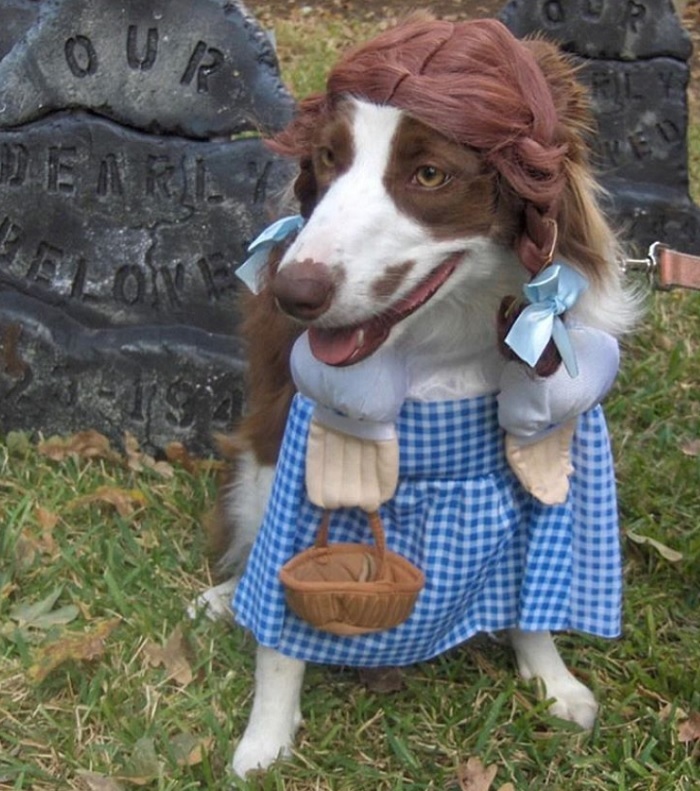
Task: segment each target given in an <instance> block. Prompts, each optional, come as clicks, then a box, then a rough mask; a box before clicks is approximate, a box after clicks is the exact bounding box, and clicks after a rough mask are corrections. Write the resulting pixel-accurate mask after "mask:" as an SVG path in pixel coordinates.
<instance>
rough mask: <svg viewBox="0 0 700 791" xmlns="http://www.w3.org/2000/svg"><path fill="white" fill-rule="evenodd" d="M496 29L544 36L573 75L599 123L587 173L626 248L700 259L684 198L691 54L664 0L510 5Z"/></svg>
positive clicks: (697, 223)
mask: <svg viewBox="0 0 700 791" xmlns="http://www.w3.org/2000/svg"><path fill="white" fill-rule="evenodd" d="M501 19H502V20H503V22H504V23H505V24H506V25H507V26H508V27H509V28H510V29H511V30H512V31H513V32H514V33H515V34H516V35H518V36H524V35H528V34H531V33H535V32H544V33H545V34H546V35H547V36H548V37H550V38H552V39H553V40H555V41H557V42H558V43H559V44H560V45H561V46H562V47H563V48H564V49H565V50H566V51H567V52H569V53H571V54H572V56H574V58H575V60H576V61H577V62H578V63H579V65H580V66H581V71H580V79H581V80H582V81H583V82H584V83H585V84H587V86H588V88H589V91H590V95H591V100H592V104H593V111H594V114H595V116H596V121H597V129H596V132H595V134H594V135H592V137H591V146H592V149H593V151H594V163H595V165H596V166H597V168H598V170H599V172H600V174H601V181H602V182H603V184H604V186H605V187H606V188H607V190H608V192H609V195H610V197H609V201H608V208H609V211H610V213H611V215H612V217H613V219H614V220H615V221H616V223H617V224H618V225H620V226H621V229H622V232H623V235H624V236H625V238H626V239H629V241H630V242H631V246H632V248H633V249H634V250H636V252H638V253H642V252H646V249H647V248H648V247H649V245H650V244H651V243H652V242H654V241H657V240H660V241H663V242H665V243H667V244H670V245H672V246H674V247H676V248H678V249H681V250H684V251H687V252H694V253H698V252H700V210H698V207H697V206H695V204H694V203H693V202H692V200H691V198H690V195H689V189H688V156H687V125H688V105H687V94H686V89H687V85H688V79H689V66H688V59H689V58H690V55H691V52H692V46H691V42H690V38H689V36H688V34H687V33H686V31H685V30H684V29H683V28H682V26H681V24H680V21H679V20H678V17H677V16H676V13H675V11H674V8H673V5H672V3H671V2H670V0H566V2H564V1H563V0H545V1H544V2H542V0H511V2H509V3H508V4H507V5H506V6H505V7H504V9H503V11H502V12H501Z"/></svg>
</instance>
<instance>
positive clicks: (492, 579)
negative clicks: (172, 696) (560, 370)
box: [233, 395, 621, 667]
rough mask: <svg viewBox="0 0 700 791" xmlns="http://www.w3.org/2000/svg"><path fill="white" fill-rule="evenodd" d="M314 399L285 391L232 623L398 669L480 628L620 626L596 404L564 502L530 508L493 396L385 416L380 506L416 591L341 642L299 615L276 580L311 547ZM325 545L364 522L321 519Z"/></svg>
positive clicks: (338, 660)
mask: <svg viewBox="0 0 700 791" xmlns="http://www.w3.org/2000/svg"><path fill="white" fill-rule="evenodd" d="M312 412H313V402H312V401H310V400H309V399H307V398H306V397H304V396H301V395H297V396H296V397H295V400H294V402H293V405H292V409H291V413H290V417H289V420H288V423H287V430H286V433H285V438H284V442H283V445H282V449H281V453H280V458H279V462H278V468H277V474H276V477H275V481H274V485H273V489H272V495H271V498H270V503H269V505H268V508H267V512H266V515H265V518H264V521H263V524H262V527H261V531H260V533H259V535H258V538H257V540H256V542H255V544H254V546H253V550H252V552H251V555H250V558H249V561H248V565H247V567H246V570H245V573H244V575H243V577H242V579H241V581H240V583H239V585H238V588H237V590H236V593H235V596H234V600H233V610H234V614H235V617H236V620H237V621H238V622H239V623H240V624H242V625H243V626H244V627H247V628H248V629H250V630H251V631H252V632H253V633H254V635H255V637H256V638H257V640H258V642H259V643H261V644H262V645H265V646H269V647H271V648H275V649H277V650H278V651H280V652H281V653H283V654H285V655H287V656H291V657H295V658H297V659H303V660H306V661H311V662H319V663H324V664H338V665H350V666H360V667H373V666H374V667H377V666H385V665H406V664H412V663H414V662H418V661H422V660H426V659H429V658H431V657H434V656H436V655H437V654H440V653H442V652H443V651H446V650H447V649H449V648H451V647H452V646H455V645H457V644H458V643H461V642H462V641H464V640H466V639H467V638H469V637H471V636H472V635H473V634H475V633H476V632H480V631H496V630H500V629H509V628H513V627H520V628H521V629H526V630H539V629H550V630H561V629H567V630H568V629H572V630H580V631H583V632H589V633H592V634H595V635H599V636H603V637H614V636H616V635H618V634H619V632H620V604H621V601H620V600H621V561H620V545H619V535H618V521H617V503H616V493H615V480H614V474H613V466H612V458H611V452H610V444H609V441H608V434H607V429H606V425H605V420H604V417H603V413H602V410H601V408H600V407H596V408H594V409H592V410H591V411H590V412H587V413H585V414H583V415H581V416H580V418H579V420H578V426H577V430H576V435H575V439H574V444H573V448H572V461H573V464H574V467H575V473H574V475H573V476H572V478H571V487H570V492H569V496H568V499H567V501H566V503H564V504H563V505H556V506H547V505H543V504H542V503H540V502H539V501H537V500H536V499H534V498H533V497H531V496H530V495H529V494H528V493H527V492H526V491H525V490H524V489H523V488H522V486H521V485H520V483H519V482H518V481H517V479H516V478H515V476H514V475H513V473H512V472H511V470H510V468H509V467H508V464H507V462H506V459H505V455H504V451H503V446H504V442H503V431H502V429H501V428H500V427H499V425H498V419H497V403H496V399H495V397H494V396H483V397H479V398H471V399H465V400H458V401H431V402H418V401H406V402H405V403H404V405H403V407H402V410H401V413H400V415H399V418H398V421H397V431H398V437H399V448H400V471H399V486H398V489H397V491H396V494H395V496H394V498H393V499H392V500H390V501H389V502H387V503H385V504H384V505H383V506H382V508H381V515H382V519H383V522H384V528H385V531H386V536H387V545H388V547H389V548H390V549H392V550H393V551H395V552H398V553H400V554H402V555H404V556H405V557H407V558H408V559H409V560H411V561H412V562H413V563H414V564H416V565H417V566H418V567H419V568H421V569H422V570H423V572H424V573H425V577H426V584H425V588H424V589H423V590H422V591H421V593H420V595H419V597H418V601H417V603H416V607H415V609H414V611H413V613H412V615H411V616H410V617H409V619H408V620H407V621H405V622H404V623H403V624H401V625H399V626H397V627H395V628H394V629H390V630H386V631H382V632H374V633H370V634H366V635H358V636H351V637H341V636H337V635H333V634H329V633H326V632H323V631H320V630H318V629H315V628H314V627H312V626H310V625H309V624H307V623H306V622H304V621H302V620H301V619H300V618H298V617H297V616H296V615H295V614H294V613H292V612H291V611H290V610H289V608H288V607H287V606H286V603H285V597H284V591H283V589H282V586H281V585H280V582H279V580H278V573H279V570H280V568H281V566H282V565H284V563H286V562H287V561H288V560H289V559H290V558H291V557H292V556H293V555H295V554H297V553H298V552H301V551H302V550H304V549H306V548H308V547H309V546H311V545H312V544H313V542H314V538H315V535H316V531H317V529H318V526H319V523H320V519H321V513H322V511H321V509H320V508H318V507H316V506H314V505H313V504H312V503H310V502H309V500H308V499H307V498H306V494H305V485H304V469H305V455H306V442H307V435H308V430H309V422H310V419H311V415H312ZM330 540H331V541H352V542H360V541H363V542H371V533H370V532H369V528H368V524H367V516H366V514H364V513H363V512H362V511H360V510H359V509H356V508H348V509H339V510H338V511H334V512H333V513H332V518H331V529H330Z"/></svg>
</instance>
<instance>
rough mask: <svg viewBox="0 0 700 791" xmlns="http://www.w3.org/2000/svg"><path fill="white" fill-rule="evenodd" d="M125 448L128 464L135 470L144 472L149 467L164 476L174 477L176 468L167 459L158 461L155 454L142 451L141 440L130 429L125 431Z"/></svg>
mask: <svg viewBox="0 0 700 791" xmlns="http://www.w3.org/2000/svg"><path fill="white" fill-rule="evenodd" d="M124 450H125V451H126V466H127V467H128V468H129V469H130V470H133V471H134V472H142V471H143V470H144V469H147V470H152V471H153V472H155V473H157V474H158V475H160V476H162V477H163V478H172V477H173V475H175V470H173V467H172V465H171V464H168V462H167V461H156V460H155V459H154V458H153V456H149V455H148V454H147V453H144V452H143V451H141V450H140V449H139V441H138V440H137V439H136V437H135V436H134V435H133V434H131V433H129V432H128V431H126V432H125V433H124Z"/></svg>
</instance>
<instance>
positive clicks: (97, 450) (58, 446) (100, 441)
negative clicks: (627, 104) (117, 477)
mask: <svg viewBox="0 0 700 791" xmlns="http://www.w3.org/2000/svg"><path fill="white" fill-rule="evenodd" d="M37 450H38V451H39V453H40V454H41V455H42V456H46V457H47V458H49V459H51V460H52V461H64V459H67V458H68V457H69V456H78V457H79V458H81V459H106V460H107V461H117V462H118V461H121V456H120V455H119V454H118V453H117V452H116V451H115V450H113V449H112V446H111V444H110V442H109V440H108V439H107V437H105V436H104V434H100V433H99V432H98V431H94V430H92V429H90V430H88V431H79V432H78V433H77V434H73V435H72V436H70V437H50V438H49V439H47V440H45V441H44V442H40V443H39V446H38V448H37Z"/></svg>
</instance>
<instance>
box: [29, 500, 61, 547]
mask: <svg viewBox="0 0 700 791" xmlns="http://www.w3.org/2000/svg"><path fill="white" fill-rule="evenodd" d="M34 515H35V516H36V521H37V522H38V523H39V527H40V528H41V536H40V537H39V539H38V549H39V551H40V552H42V553H44V554H48V555H53V554H55V552H56V549H57V547H56V540H55V539H54V537H53V530H54V528H55V527H56V525H57V524H58V521H59V517H58V514H55V513H54V512H53V511H49V510H48V509H46V508H42V507H41V506H40V505H38V506H37V507H36V508H35V509H34Z"/></svg>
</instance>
